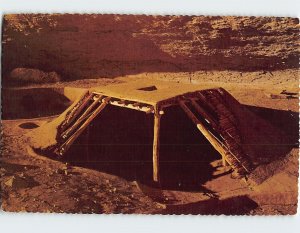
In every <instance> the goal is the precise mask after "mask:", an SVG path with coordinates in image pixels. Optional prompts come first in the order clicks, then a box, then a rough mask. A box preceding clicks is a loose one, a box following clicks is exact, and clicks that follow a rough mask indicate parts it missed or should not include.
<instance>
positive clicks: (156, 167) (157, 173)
mask: <svg viewBox="0 0 300 233" xmlns="http://www.w3.org/2000/svg"><path fill="white" fill-rule="evenodd" d="M160 117H161V115H160V114H159V112H158V111H155V113H154V136H153V180H154V181H155V182H158V183H159V182H160V170H159V130H160Z"/></svg>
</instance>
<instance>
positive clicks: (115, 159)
mask: <svg viewBox="0 0 300 233" xmlns="http://www.w3.org/2000/svg"><path fill="white" fill-rule="evenodd" d="M164 111H165V114H164V115H163V116H162V117H161V129H160V174H161V185H162V186H163V187H166V188H169V189H180V190H182V189H185V190H186V189H189V190H197V189H200V187H201V184H203V183H204V182H206V181H207V180H209V179H211V178H212V173H213V171H214V169H215V168H213V167H212V166H211V165H210V163H211V162H212V161H214V160H217V159H220V158H221V156H220V155H219V153H218V152H217V151H215V149H214V148H213V147H212V146H211V144H210V143H209V142H208V141H207V140H206V138H205V137H204V136H203V135H202V134H201V133H200V132H199V131H198V129H197V128H196V127H195V125H194V124H193V122H191V121H190V119H189V118H188V117H187V116H186V114H185V113H184V112H183V111H182V109H181V108H180V107H179V106H173V107H169V108H167V109H165V110H164ZM152 147H153V114H145V113H143V112H139V111H135V110H131V109H126V108H120V107H115V106H112V105H108V106H107V107H106V108H105V109H104V110H103V111H102V112H101V113H100V114H99V115H98V116H97V117H96V118H95V120H94V121H93V122H92V123H91V124H90V126H89V127H88V129H87V130H85V132H84V133H83V134H82V135H80V136H79V137H78V138H77V140H76V141H75V143H74V144H73V145H72V146H71V148H70V150H69V151H68V152H67V154H66V157H65V158H66V160H67V161H69V162H71V163H72V164H74V165H78V166H83V167H88V168H92V169H96V170H99V171H101V172H106V173H109V174H114V175H117V176H120V177H123V178H125V179H127V180H131V181H133V180H137V181H139V182H142V183H145V184H151V183H152Z"/></svg>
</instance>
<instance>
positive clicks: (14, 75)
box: [10, 68, 61, 84]
mask: <svg viewBox="0 0 300 233" xmlns="http://www.w3.org/2000/svg"><path fill="white" fill-rule="evenodd" d="M10 79H11V80H10V81H11V82H12V83H15V84H26V83H55V82H59V81H60V79H61V78H60V76H59V75H58V74H57V73H56V72H43V71H40V70H38V69H27V68H16V69H13V70H12V72H11V73H10Z"/></svg>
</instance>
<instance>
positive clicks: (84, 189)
mask: <svg viewBox="0 0 300 233" xmlns="http://www.w3.org/2000/svg"><path fill="white" fill-rule="evenodd" d="M229 73H230V72H229ZM297 74H298V73H297V71H294V70H287V71H277V72H275V73H273V74H270V73H268V72H265V73H264V72H261V73H255V72H253V73H250V72H248V73H243V74H240V73H238V72H236V73H235V72H232V73H231V75H228V72H223V73H222V72H215V73H213V74H211V75H210V76H209V77H212V78H211V80H206V79H204V78H203V76H204V73H203V75H201V73H197V72H196V73H193V74H188V73H181V74H176V75H175V74H172V73H159V74H152V75H150V74H142V75H138V77H126V78H127V79H131V78H139V77H140V78H147V77H148V78H158V79H164V80H172V81H176V82H188V83H189V82H190V83H195V84H200V83H201V82H206V83H211V84H212V85H218V86H221V87H223V88H225V89H226V90H228V91H229V92H230V93H231V94H232V95H233V96H234V97H235V98H236V99H238V100H239V101H240V102H241V103H242V104H246V105H250V106H254V107H259V108H260V109H263V110H265V111H266V110H268V109H271V110H272V111H273V110H274V111H273V114H272V115H266V114H264V113H265V112H264V111H260V110H257V109H256V110H254V111H256V113H257V114H258V115H260V116H261V117H265V118H267V119H268V120H269V121H271V123H272V124H274V125H276V126H277V127H279V128H281V129H282V130H283V131H284V132H285V133H287V134H291V135H294V134H296V135H298V129H297V122H298V112H299V110H298V106H299V101H298V97H297V98H292V99H288V98H285V97H284V95H281V94H280V92H281V91H282V90H284V89H286V90H287V91H289V92H296V93H298V83H297ZM224 76H226V77H229V78H228V80H224V78H222V77H224ZM241 76H244V77H245V79H244V81H240V80H241V79H238V77H241ZM274 76H275V77H274ZM283 77H286V78H285V79H284V78H283ZM123 81H124V78H122V79H113V80H111V79H93V80H78V81H74V82H67V83H60V84H52V85H44V86H43V85H42V86H43V87H63V86H77V87H79V86H80V87H89V86H94V85H106V84H108V83H112V82H113V83H116V82H123ZM31 87H32V86H31ZM34 87H38V86H34ZM26 88H29V87H26ZM277 112H283V113H287V114H288V115H291V117H292V119H295V121H293V122H288V124H289V126H286V125H285V124H287V123H286V122H284V121H282V120H283V119H282V118H280V120H279V121H280V122H279V121H278V115H276V113H277ZM52 118H53V117H51V116H49V117H43V118H35V119H16V120H9V119H7V120H3V121H2V127H3V131H2V134H3V135H2V136H3V137H2V145H3V146H1V155H2V156H1V164H2V165H1V170H0V175H1V196H2V198H1V199H2V209H3V210H5V211H26V212H57V213H61V212H67V213H143V214H154V213H155V214H251V215H252V214H267V215H269V214H270V215H273V214H295V212H296V209H297V196H298V187H297V182H298V167H299V165H298V157H299V155H298V146H297V145H295V146H294V148H292V149H291V151H290V152H289V153H288V154H286V155H285V156H284V157H283V158H281V159H280V160H278V161H274V162H273V163H272V164H269V165H268V166H271V167H272V172H273V174H272V176H271V177H270V178H269V179H267V180H266V181H264V182H263V183H262V184H260V185H256V186H253V185H249V184H248V183H246V182H245V181H244V180H239V179H233V178H232V177H231V174H230V172H229V168H224V167H221V166H220V163H221V161H220V160H216V161H212V163H211V166H212V167H213V168H214V173H213V174H212V177H211V179H208V180H207V181H206V182H204V183H203V184H202V185H201V186H199V187H198V188H197V189H195V190H189V189H188V188H186V187H179V188H177V189H167V188H165V187H161V188H157V187H154V186H151V185H146V184H142V183H141V182H139V181H134V180H126V179H125V178H124V177H120V176H116V175H112V174H106V173H104V172H102V171H100V170H95V169H89V168H85V167H79V166H72V165H70V164H66V163H64V162H60V161H55V160H51V159H49V158H46V157H43V156H40V155H37V154H35V153H34V152H33V151H31V150H30V149H28V147H27V143H28V137H27V136H26V133H27V132H29V131H30V130H32V128H34V127H37V126H39V125H41V124H43V123H44V122H46V121H50V120H51V119H52ZM295 122H296V123H295ZM291 124H292V125H291ZM292 131H296V133H295V132H292Z"/></svg>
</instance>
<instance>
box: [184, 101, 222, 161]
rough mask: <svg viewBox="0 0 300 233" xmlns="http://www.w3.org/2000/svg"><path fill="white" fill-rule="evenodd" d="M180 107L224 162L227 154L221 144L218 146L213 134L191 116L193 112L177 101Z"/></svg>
mask: <svg viewBox="0 0 300 233" xmlns="http://www.w3.org/2000/svg"><path fill="white" fill-rule="evenodd" d="M179 105H180V107H181V108H182V109H183V111H184V112H185V113H186V114H187V115H188V117H189V118H190V119H191V120H192V121H193V122H194V124H195V125H196V126H197V128H198V129H199V131H200V132H201V133H202V134H203V135H204V136H205V137H206V139H207V140H208V141H209V142H210V144H211V145H212V146H213V147H214V148H215V149H216V150H217V151H218V152H219V153H220V154H221V156H222V159H223V160H226V154H227V153H228V151H227V150H225V149H224V148H223V147H222V144H220V143H219V142H218V141H217V139H216V137H215V136H213V134H212V133H211V132H210V131H208V130H207V129H206V128H205V126H204V125H203V124H202V123H201V122H200V121H199V120H198V118H197V117H196V116H195V115H194V114H193V112H192V111H191V110H190V109H189V108H188V107H187V106H186V105H185V103H184V102H183V101H179Z"/></svg>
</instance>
